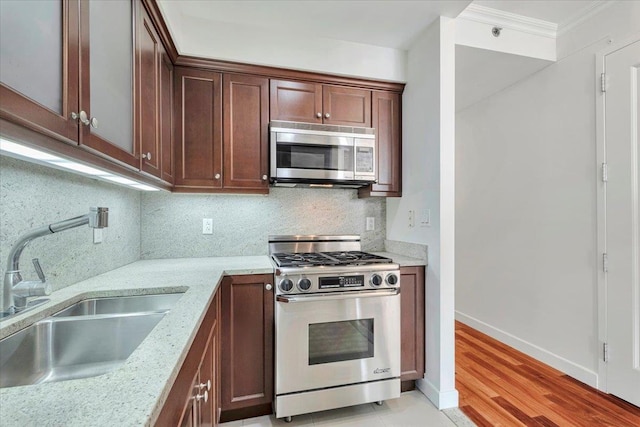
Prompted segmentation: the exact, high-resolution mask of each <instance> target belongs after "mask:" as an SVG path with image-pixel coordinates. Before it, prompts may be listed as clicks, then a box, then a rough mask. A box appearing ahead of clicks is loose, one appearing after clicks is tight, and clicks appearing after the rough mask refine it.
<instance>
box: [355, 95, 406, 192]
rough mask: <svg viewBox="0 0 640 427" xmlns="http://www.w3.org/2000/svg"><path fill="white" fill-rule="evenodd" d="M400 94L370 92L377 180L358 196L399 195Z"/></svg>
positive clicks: (400, 177)
mask: <svg viewBox="0 0 640 427" xmlns="http://www.w3.org/2000/svg"><path fill="white" fill-rule="evenodd" d="M401 101H402V96H401V95H400V94H399V93H395V92H376V91H374V92H373V94H372V108H371V110H372V127H374V128H375V129H376V155H377V168H376V176H377V182H376V183H375V184H371V185H370V186H368V187H365V188H362V189H360V190H359V191H358V195H359V196H360V197H367V196H387V197H400V196H402V134H401V132H402V116H401V113H402V112H401Z"/></svg>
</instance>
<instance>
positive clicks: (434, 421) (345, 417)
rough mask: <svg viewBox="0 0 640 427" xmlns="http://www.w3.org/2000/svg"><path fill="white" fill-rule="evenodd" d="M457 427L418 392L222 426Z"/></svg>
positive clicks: (251, 419)
mask: <svg viewBox="0 0 640 427" xmlns="http://www.w3.org/2000/svg"><path fill="white" fill-rule="evenodd" d="M240 426H244V427H248V426H251V427H272V426H282V427H298V426H331V427H334V426H335V427H414V426H415V427H451V426H453V427H455V424H454V423H453V422H452V421H451V420H450V419H449V418H447V416H446V415H445V414H443V413H442V412H440V411H438V410H437V409H436V408H435V406H433V405H432V404H431V402H429V401H428V400H427V398H426V397H425V396H424V395H423V394H422V393H420V392H419V391H418V390H413V391H409V392H406V393H402V396H401V397H400V398H399V399H393V400H388V401H386V402H384V403H383V405H382V406H378V405H376V404H374V403H369V404H366V405H358V406H351V407H348V408H341V409H334V410H331V411H323V412H316V413H313V414H306V415H299V416H297V417H293V420H292V422H291V423H285V422H284V420H279V419H276V418H275V417H274V416H273V415H271V416H268V415H265V416H263V417H256V418H249V419H246V420H240V421H232V422H228V423H224V424H221V425H220V427H240Z"/></svg>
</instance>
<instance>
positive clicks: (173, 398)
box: [156, 292, 220, 427]
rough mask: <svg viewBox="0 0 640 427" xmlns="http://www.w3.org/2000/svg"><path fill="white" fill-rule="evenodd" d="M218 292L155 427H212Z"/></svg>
mask: <svg viewBox="0 0 640 427" xmlns="http://www.w3.org/2000/svg"><path fill="white" fill-rule="evenodd" d="M218 313H220V292H217V293H216V295H215V297H214V298H213V301H212V302H211V305H210V306H209V308H208V310H207V314H206V315H205V318H204V320H203V322H202V325H201V326H200V329H198V332H197V334H196V338H195V340H194V341H193V344H192V345H191V349H190V350H189V353H188V354H187V357H186V359H185V361H184V363H183V364H182V367H181V368H180V372H179V373H178V377H177V378H176V381H175V382H174V384H173V387H172V388H171V391H170V392H169V396H168V397H167V401H166V403H165V405H164V407H163V408H162V411H161V412H160V416H159V417H158V420H157V421H156V426H171V427H174V426H190V427H197V426H216V425H218V418H219V413H220V409H219V408H220V379H219V372H220V358H219V354H220V352H219V348H220V334H219V331H220V327H219V325H220V322H219V317H218Z"/></svg>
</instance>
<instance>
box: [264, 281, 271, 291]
mask: <svg viewBox="0 0 640 427" xmlns="http://www.w3.org/2000/svg"><path fill="white" fill-rule="evenodd" d="M264 288H265V289H266V290H268V291H270V290H271V289H273V286H271V283H267V284H266V286H265V287H264Z"/></svg>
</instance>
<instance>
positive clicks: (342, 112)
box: [322, 85, 371, 127]
mask: <svg viewBox="0 0 640 427" xmlns="http://www.w3.org/2000/svg"><path fill="white" fill-rule="evenodd" d="M322 111H323V114H324V115H323V120H324V123H325V124H328V125H342V126H360V127H371V91H370V90H366V89H357V88H350V87H342V86H330V85H324V86H323V87H322Z"/></svg>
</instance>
